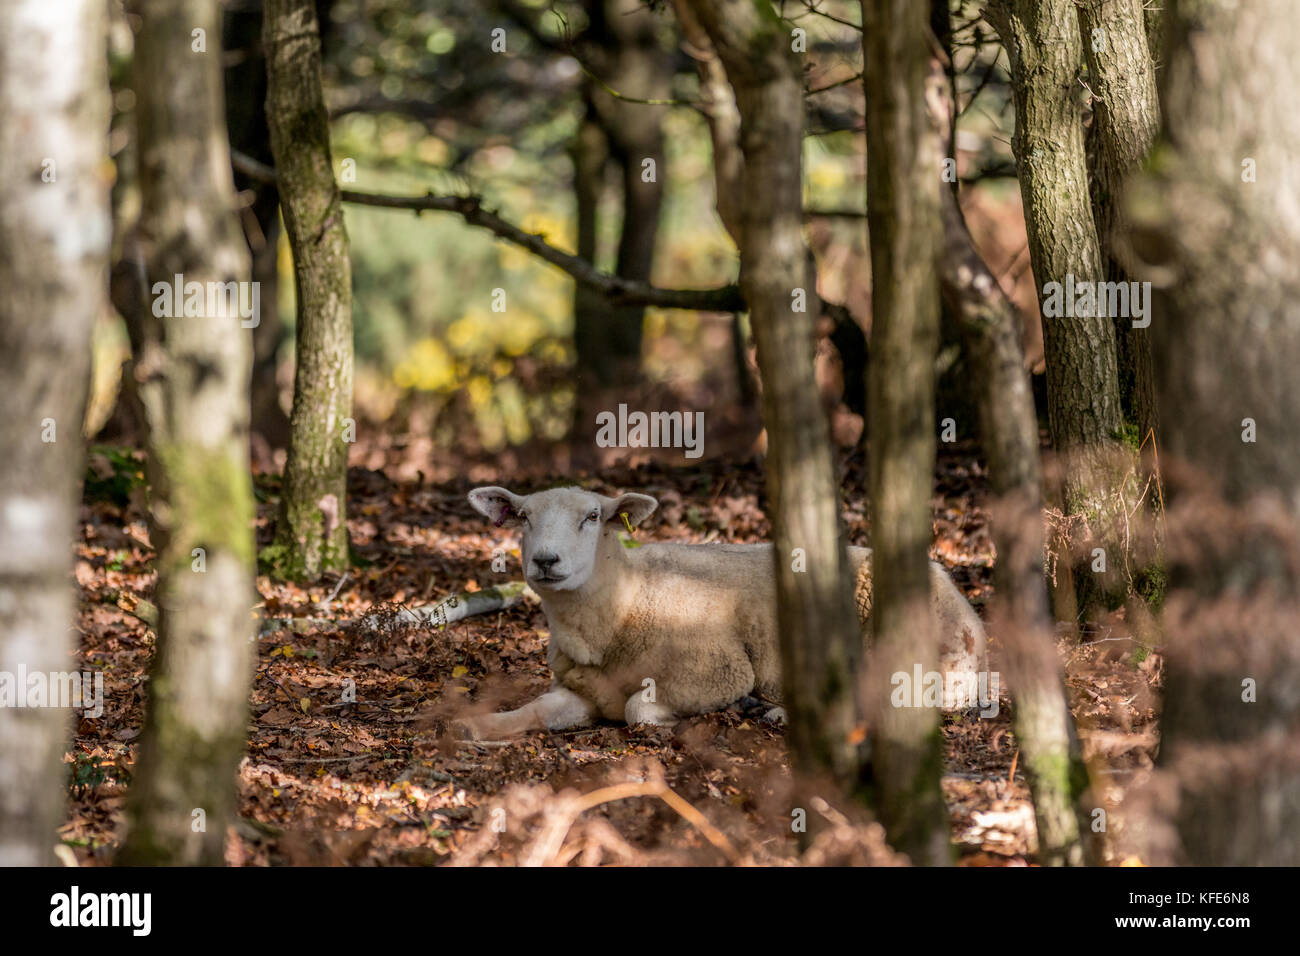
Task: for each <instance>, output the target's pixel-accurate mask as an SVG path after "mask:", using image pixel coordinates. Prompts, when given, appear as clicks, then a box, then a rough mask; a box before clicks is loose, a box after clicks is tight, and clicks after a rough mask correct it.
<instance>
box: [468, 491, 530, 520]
mask: <svg viewBox="0 0 1300 956" xmlns="http://www.w3.org/2000/svg"><path fill="white" fill-rule="evenodd" d="M469 503H470V504H471V505H473V506H474V510H475V511H477V512H478V513H479V514H481V515H483V516H484V517H485V518H487V519H488V520H489V521H491V522H492V523H493V524H495V525H496V526H497V527H498V528H500V527H501V526H502V525H505V526H506V527H510V528H513V527H515V526H516V525H518V524H519V518H518V514H519V509H520V507H521V506H522V505H523V503H524V499H523V498H521V497H520V496H519V495H517V494H515V493H514V492H513V491H507V490H506V489H505V488H498V487H496V486H495V485H489V486H488V487H486V488H475V489H474V490H473V491H471V492H470V493H469Z"/></svg>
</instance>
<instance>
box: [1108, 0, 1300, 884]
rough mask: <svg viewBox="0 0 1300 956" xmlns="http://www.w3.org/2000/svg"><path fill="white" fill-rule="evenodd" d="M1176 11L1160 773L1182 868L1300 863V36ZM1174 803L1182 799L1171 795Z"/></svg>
mask: <svg viewBox="0 0 1300 956" xmlns="http://www.w3.org/2000/svg"><path fill="white" fill-rule="evenodd" d="M1294 15H1295V8H1294V5H1293V4H1291V3H1289V2H1287V0H1234V2H1229V0H1196V2H1194V3H1193V2H1186V0H1175V2H1172V3H1167V4H1165V11H1164V18H1165V20H1166V29H1167V31H1168V33H1167V36H1168V39H1169V46H1168V52H1167V56H1168V62H1167V66H1166V69H1165V74H1164V76H1163V77H1162V87H1161V94H1162V103H1163V106H1164V110H1165V116H1164V124H1163V135H1162V142H1161V144H1160V145H1158V146H1157V147H1156V150H1155V155H1154V158H1153V161H1152V163H1151V166H1150V170H1151V172H1150V173H1149V174H1147V175H1146V176H1144V177H1142V178H1141V179H1140V180H1138V181H1135V182H1134V184H1133V188H1132V195H1131V196H1130V202H1129V205H1128V208H1127V214H1128V218H1129V221H1130V223H1131V224H1132V228H1133V239H1132V246H1133V248H1134V250H1135V253H1136V257H1135V261H1134V262H1133V268H1134V271H1135V272H1136V273H1137V274H1139V275H1140V276H1145V277H1148V278H1150V279H1151V280H1152V281H1153V282H1155V283H1156V284H1157V286H1158V289H1159V294H1158V296H1157V301H1156V306H1157V313H1156V315H1157V320H1156V322H1155V323H1154V324H1153V325H1152V331H1153V334H1154V338H1155V345H1156V352H1157V354H1158V355H1159V356H1160V358H1161V361H1160V365H1159V369H1160V373H1159V374H1160V378H1159V395H1160V401H1161V408H1162V410H1163V414H1162V417H1161V429H1162V433H1163V434H1164V436H1165V444H1164V448H1163V449H1162V454H1161V463H1162V465H1163V466H1164V467H1165V470H1166V472H1167V473H1168V474H1171V475H1174V474H1182V475H1183V476H1184V477H1185V478H1186V479H1187V481H1185V482H1182V483H1180V486H1179V487H1178V488H1177V489H1176V493H1175V494H1174V495H1173V496H1171V502H1170V504H1171V507H1170V511H1169V518H1168V524H1169V555H1170V565H1171V567H1170V593H1169V597H1168V599H1167V602H1166V605H1165V614H1164V624H1165V635H1166V643H1167V668H1168V669H1167V672H1166V673H1167V677H1166V692H1165V707H1164V714H1163V717H1162V722H1161V749H1160V755H1159V760H1158V768H1159V769H1160V770H1161V771H1162V772H1163V773H1165V774H1166V775H1168V776H1169V777H1171V778H1172V782H1173V783H1174V784H1175V785H1176V788H1177V789H1176V799H1174V800H1172V801H1171V802H1170V803H1169V804H1167V807H1168V810H1169V814H1170V819H1171V822H1172V823H1173V827H1174V831H1175V833H1176V836H1177V840H1176V844H1177V845H1178V846H1179V847H1180V853H1179V855H1178V862H1184V863H1191V864H1195V865H1198V866H1296V865H1300V637H1298V636H1297V630H1296V621H1297V620H1300V428H1297V427H1296V423H1297V421H1298V420H1300V398H1298V397H1297V393H1296V388H1295V382H1296V369H1297V368H1300V307H1298V306H1297V302H1300V272H1297V269H1296V263H1297V262H1300V177H1298V176H1297V175H1296V157H1297V156H1300V111H1297V109H1296V107H1295V90H1296V88H1297V87H1300V32H1297V31H1296V30H1295V29H1294ZM1164 792H1166V793H1170V794H1171V796H1173V792H1171V791H1169V790H1166V791H1164Z"/></svg>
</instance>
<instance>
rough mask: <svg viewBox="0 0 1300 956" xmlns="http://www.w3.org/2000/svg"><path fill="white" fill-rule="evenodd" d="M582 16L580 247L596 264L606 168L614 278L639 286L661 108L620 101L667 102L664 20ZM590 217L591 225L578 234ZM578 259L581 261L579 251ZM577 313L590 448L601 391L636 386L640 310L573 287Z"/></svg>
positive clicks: (656, 176) (581, 399)
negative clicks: (613, 217) (585, 66)
mask: <svg viewBox="0 0 1300 956" xmlns="http://www.w3.org/2000/svg"><path fill="white" fill-rule="evenodd" d="M587 10H588V17H589V19H590V26H589V27H588V28H587V30H586V31H585V32H584V34H583V38H582V39H583V46H584V58H585V59H586V60H587V61H588V62H589V63H590V64H591V66H592V67H593V70H594V72H596V73H597V75H598V76H599V77H600V79H599V81H597V80H593V79H591V78H588V79H587V81H586V82H585V84H584V98H585V99H586V102H587V106H588V109H587V118H586V121H585V122H584V124H583V126H582V127H581V128H580V129H579V131H578V138H577V143H576V144H575V148H576V149H577V150H578V151H579V152H578V157H577V160H576V161H575V169H574V172H575V178H576V180H577V182H576V189H577V198H578V205H579V245H580V246H584V245H589V251H590V252H591V254H592V255H591V257H590V258H589V259H588V261H590V262H595V261H596V258H595V252H596V247H595V236H596V233H597V225H598V223H597V212H598V210H597V208H596V205H597V203H598V202H599V199H600V195H601V192H602V191H603V190H602V186H603V175H604V171H605V169H606V166H607V165H611V166H613V167H614V169H615V170H616V171H617V176H618V190H617V193H618V196H619V198H620V200H621V205H622V212H623V218H622V222H621V223H620V225H619V230H618V236H619V240H618V251H617V258H616V261H615V266H614V272H615V274H616V275H618V276H620V277H622V278H625V279H633V280H636V281H642V282H645V281H649V279H650V274H651V270H652V268H653V265H654V254H655V247H656V245H657V240H658V236H659V217H660V210H661V208H662V206H663V197H664V178H663V177H664V175H665V170H664V138H663V130H662V120H663V111H664V107H663V106H654V105H648V104H646V103H637V102H632V101H631V100H630V99H623V98H621V97H631V98H635V99H638V100H659V99H665V98H667V97H668V96H669V95H670V93H671V83H672V76H673V67H672V57H671V55H670V53H669V51H668V49H667V48H666V46H664V45H663V44H662V43H661V41H660V37H659V30H660V27H661V24H662V20H661V18H660V17H659V16H658V15H657V14H656V13H655V12H654V11H652V10H650V9H649V8H646V7H640V6H635V5H634V6H631V7H629V6H628V5H626V4H624V3H621V2H618V0H591V2H589V3H588V4H587ZM611 90H612V91H614V92H612V93H611V92H610V91H611ZM616 93H617V94H620V95H619V96H616V95H615V94H616ZM646 160H651V161H653V163H654V168H653V173H652V174H651V173H650V172H648V171H646V170H645V168H644V166H643V164H644V162H645V161H646ZM588 214H589V215H590V217H591V221H590V223H589V224H588V230H587V232H586V233H585V234H584V231H583V225H584V219H585V218H586V217H587V216H588ZM588 237H589V238H588ZM584 239H586V240H587V242H585V243H584ZM578 254H579V255H584V253H583V252H582V250H581V249H580V250H579V253H578ZM584 257H585V256H584ZM574 310H575V311H574V346H575V349H574V351H575V353H576V357H577V360H576V363H575V367H576V368H577V369H579V370H580V371H579V375H578V382H577V385H578V396H577V401H576V402H575V406H574V407H575V414H576V416H577V417H576V419H575V426H576V431H577V437H578V438H579V439H580V440H581V439H583V437H584V434H583V433H584V430H585V432H586V436H585V437H586V439H587V440H588V442H589V440H590V436H591V434H592V432H591V428H592V421H593V415H594V411H595V410H598V409H600V408H603V407H606V405H607V404H608V399H607V398H606V393H607V391H608V390H609V389H610V388H621V389H624V390H625V389H626V388H627V387H628V386H629V385H630V384H634V383H636V382H639V381H640V380H641V343H642V339H643V326H644V322H643V320H644V317H645V306H644V305H639V304H629V305H613V304H611V303H610V302H609V301H608V300H607V299H605V298H604V297H603V296H601V295H600V294H599V293H597V292H596V291H595V290H593V289H583V288H581V287H579V288H577V289H575V291H574Z"/></svg>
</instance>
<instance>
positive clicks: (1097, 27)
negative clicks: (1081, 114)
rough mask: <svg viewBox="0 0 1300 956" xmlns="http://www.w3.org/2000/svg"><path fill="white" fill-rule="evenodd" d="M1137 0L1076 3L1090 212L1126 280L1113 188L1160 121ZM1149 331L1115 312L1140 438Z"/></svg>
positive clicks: (1108, 261)
mask: <svg viewBox="0 0 1300 956" xmlns="http://www.w3.org/2000/svg"><path fill="white" fill-rule="evenodd" d="M1142 9H1143V7H1142V0H1084V2H1083V3H1081V4H1079V24H1080V28H1081V29H1082V31H1083V49H1084V53H1085V55H1086V57H1087V62H1088V72H1089V75H1090V80H1091V87H1092V91H1093V94H1094V96H1093V101H1092V104H1093V119H1092V124H1093V125H1092V135H1093V136H1094V137H1095V138H1096V142H1097V149H1096V159H1097V162H1096V167H1095V169H1094V172H1093V180H1092V208H1093V217H1094V219H1095V220H1096V222H1097V239H1098V241H1099V243H1100V246H1101V257H1102V264H1103V267H1104V268H1105V270H1106V278H1107V279H1108V280H1110V281H1112V282H1127V281H1129V279H1130V278H1131V277H1130V276H1129V275H1128V274H1127V273H1126V272H1125V270H1124V268H1123V267H1122V266H1121V265H1120V264H1119V262H1118V260H1117V259H1116V257H1115V254H1114V244H1115V239H1116V233H1117V232H1118V231H1120V230H1122V229H1124V228H1125V225H1124V223H1123V221H1122V219H1121V218H1120V214H1119V213H1120V202H1119V199H1120V189H1121V187H1122V185H1123V183H1124V180H1125V179H1126V178H1127V177H1128V176H1129V175H1131V174H1132V173H1133V172H1135V171H1136V170H1137V168H1138V166H1139V165H1141V163H1142V161H1143V160H1144V159H1146V156H1147V154H1148V153H1149V152H1150V151H1151V144H1152V142H1154V140H1155V136H1156V131H1157V130H1158V129H1159V127H1160V101H1159V99H1158V97H1157V93H1156V70H1155V62H1154V61H1153V60H1152V58H1151V53H1150V51H1149V50H1148V49H1147V37H1146V27H1145V23H1144V20H1143V15H1142ZM1148 331H1149V330H1148V329H1144V328H1134V327H1133V320H1132V319H1131V318H1130V317H1127V316H1117V317H1116V318H1115V335H1116V345H1117V348H1118V361H1117V365H1118V374H1119V388H1120V403H1121V408H1122V412H1123V415H1124V419H1125V421H1127V422H1130V423H1132V424H1133V425H1134V426H1136V428H1137V433H1138V440H1139V441H1142V440H1144V439H1146V437H1147V435H1148V434H1149V433H1150V432H1152V431H1153V430H1154V429H1155V427H1156V423H1157V413H1156V400H1155V380H1154V369H1153V367H1152V363H1151V342H1150V337H1149V335H1148Z"/></svg>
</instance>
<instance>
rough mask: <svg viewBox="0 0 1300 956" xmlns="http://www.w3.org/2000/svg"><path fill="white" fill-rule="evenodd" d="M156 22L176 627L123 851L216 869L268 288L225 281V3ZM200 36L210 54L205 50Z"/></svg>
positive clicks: (165, 647)
mask: <svg viewBox="0 0 1300 956" xmlns="http://www.w3.org/2000/svg"><path fill="white" fill-rule="evenodd" d="M139 22H140V28H139V33H138V35H137V37H136V46H135V75H136V84H135V92H136V122H137V144H138V149H139V154H140V191H141V203H142V208H141V218H140V227H141V228H140V234H141V242H142V245H143V248H144V250H145V258H146V262H147V272H148V279H149V288H150V290H151V295H152V307H151V308H150V309H149V310H147V311H146V313H145V316H144V328H143V333H144V336H143V341H142V345H141V351H140V353H139V354H138V355H136V357H135V374H136V380H137V382H138V386H139V387H138V392H139V395H140V400H141V402H142V404H143V406H144V409H145V415H146V420H147V423H148V427H149V442H148V451H149V459H148V472H149V479H150V509H151V510H150V537H151V539H152V543H153V547H154V551H155V554H156V557H155V566H156V567H157V570H158V584H157V590H156V603H157V604H158V606H159V621H158V627H157V632H158V638H157V649H156V651H155V656H154V662H153V668H152V679H151V682H150V693H149V708H148V712H147V717H146V721H145V729H144V733H143V735H142V737H141V743H140V748H139V753H138V757H137V760H136V767H135V771H134V782H133V784H132V787H131V792H130V794H129V797H128V805H127V814H128V819H129V823H130V829H129V832H128V835H127V838H126V842H125V843H124V845H123V847H122V849H121V851H120V853H119V854H118V858H117V862H119V863H124V864H133V865H139V864H158V863H166V864H186V865H192V864H196V863H209V864H216V863H221V862H222V859H223V846H224V842H225V831H226V825H227V823H228V822H229V820H230V819H231V818H232V816H233V814H234V809H235V801H236V786H235V779H236V769H237V767H238V764H239V760H240V756H241V755H242V754H243V752H244V744H245V725H246V721H247V713H248V685H249V678H250V674H251V670H252V657H253V644H252V638H253V627H252V618H251V616H250V611H249V609H250V607H251V606H252V603H253V594H254V591H253V587H252V577H253V563H254V547H253V531H252V525H253V495H252V487H251V483H250V480H249V463H248V383H249V369H250V353H251V345H250V342H249V339H250V332H249V330H248V328H246V327H241V325H244V324H246V322H247V321H248V319H247V318H246V317H245V316H244V315H243V314H242V313H241V311H240V310H239V308H238V305H242V304H244V303H247V302H250V301H251V300H250V298H249V296H248V294H247V291H246V289H245V290H241V292H237V293H236V294H235V297H234V301H231V299H229V298H226V299H225V300H224V301H223V299H222V298H221V297H220V296H218V295H216V294H214V293H216V292H219V291H220V290H222V289H223V288H224V289H226V290H227V293H226V294H227V296H228V295H229V292H228V290H229V289H232V288H235V287H236V286H244V287H246V286H247V283H248V280H249V261H248V249H247V247H246V246H245V244H244V240H243V237H242V236H241V235H240V232H239V224H238V220H237V218H236V213H235V197H234V187H233V182H232V179H231V173H230V156H229V153H228V151H227V149H226V146H225V143H226V135H225V125H224V116H225V114H224V110H223V105H222V91H221V56H220V44H219V40H218V38H219V36H220V34H219V23H220V21H219V15H218V9H217V5H216V3H215V2H212V0H150V2H149V3H148V4H147V5H145V6H144V7H142V9H141V15H140V18H139ZM195 30H202V31H204V33H203V36H204V37H205V40H206V43H207V50H206V52H199V51H197V50H194V49H193V47H192V44H193V43H197V42H198V41H197V40H195V39H193V38H192V31H195ZM176 276H180V277H181V279H180V280H179V281H182V282H184V284H185V286H186V288H187V289H201V290H205V291H206V293H207V294H206V296H204V297H203V299H204V301H203V304H200V305H198V308H197V309H196V310H193V311H192V310H191V309H187V308H186V306H187V305H188V306H191V307H193V306H195V305H196V304H197V299H198V298H199V297H197V296H195V297H191V296H190V295H189V294H187V295H186V297H185V301H184V302H181V301H179V300H178V301H170V296H169V295H168V294H167V291H168V289H169V288H170V287H171V286H172V284H173V282H174V281H175V280H174V277H176ZM195 283H197V284H198V285H197V286H195V285H194V284H195ZM227 284H228V285H227ZM240 300H242V302H241V301H240ZM169 305H170V309H169V308H168V306H169ZM195 311H197V312H199V313H201V314H197V315H196V314H195ZM187 313H188V314H187Z"/></svg>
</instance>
